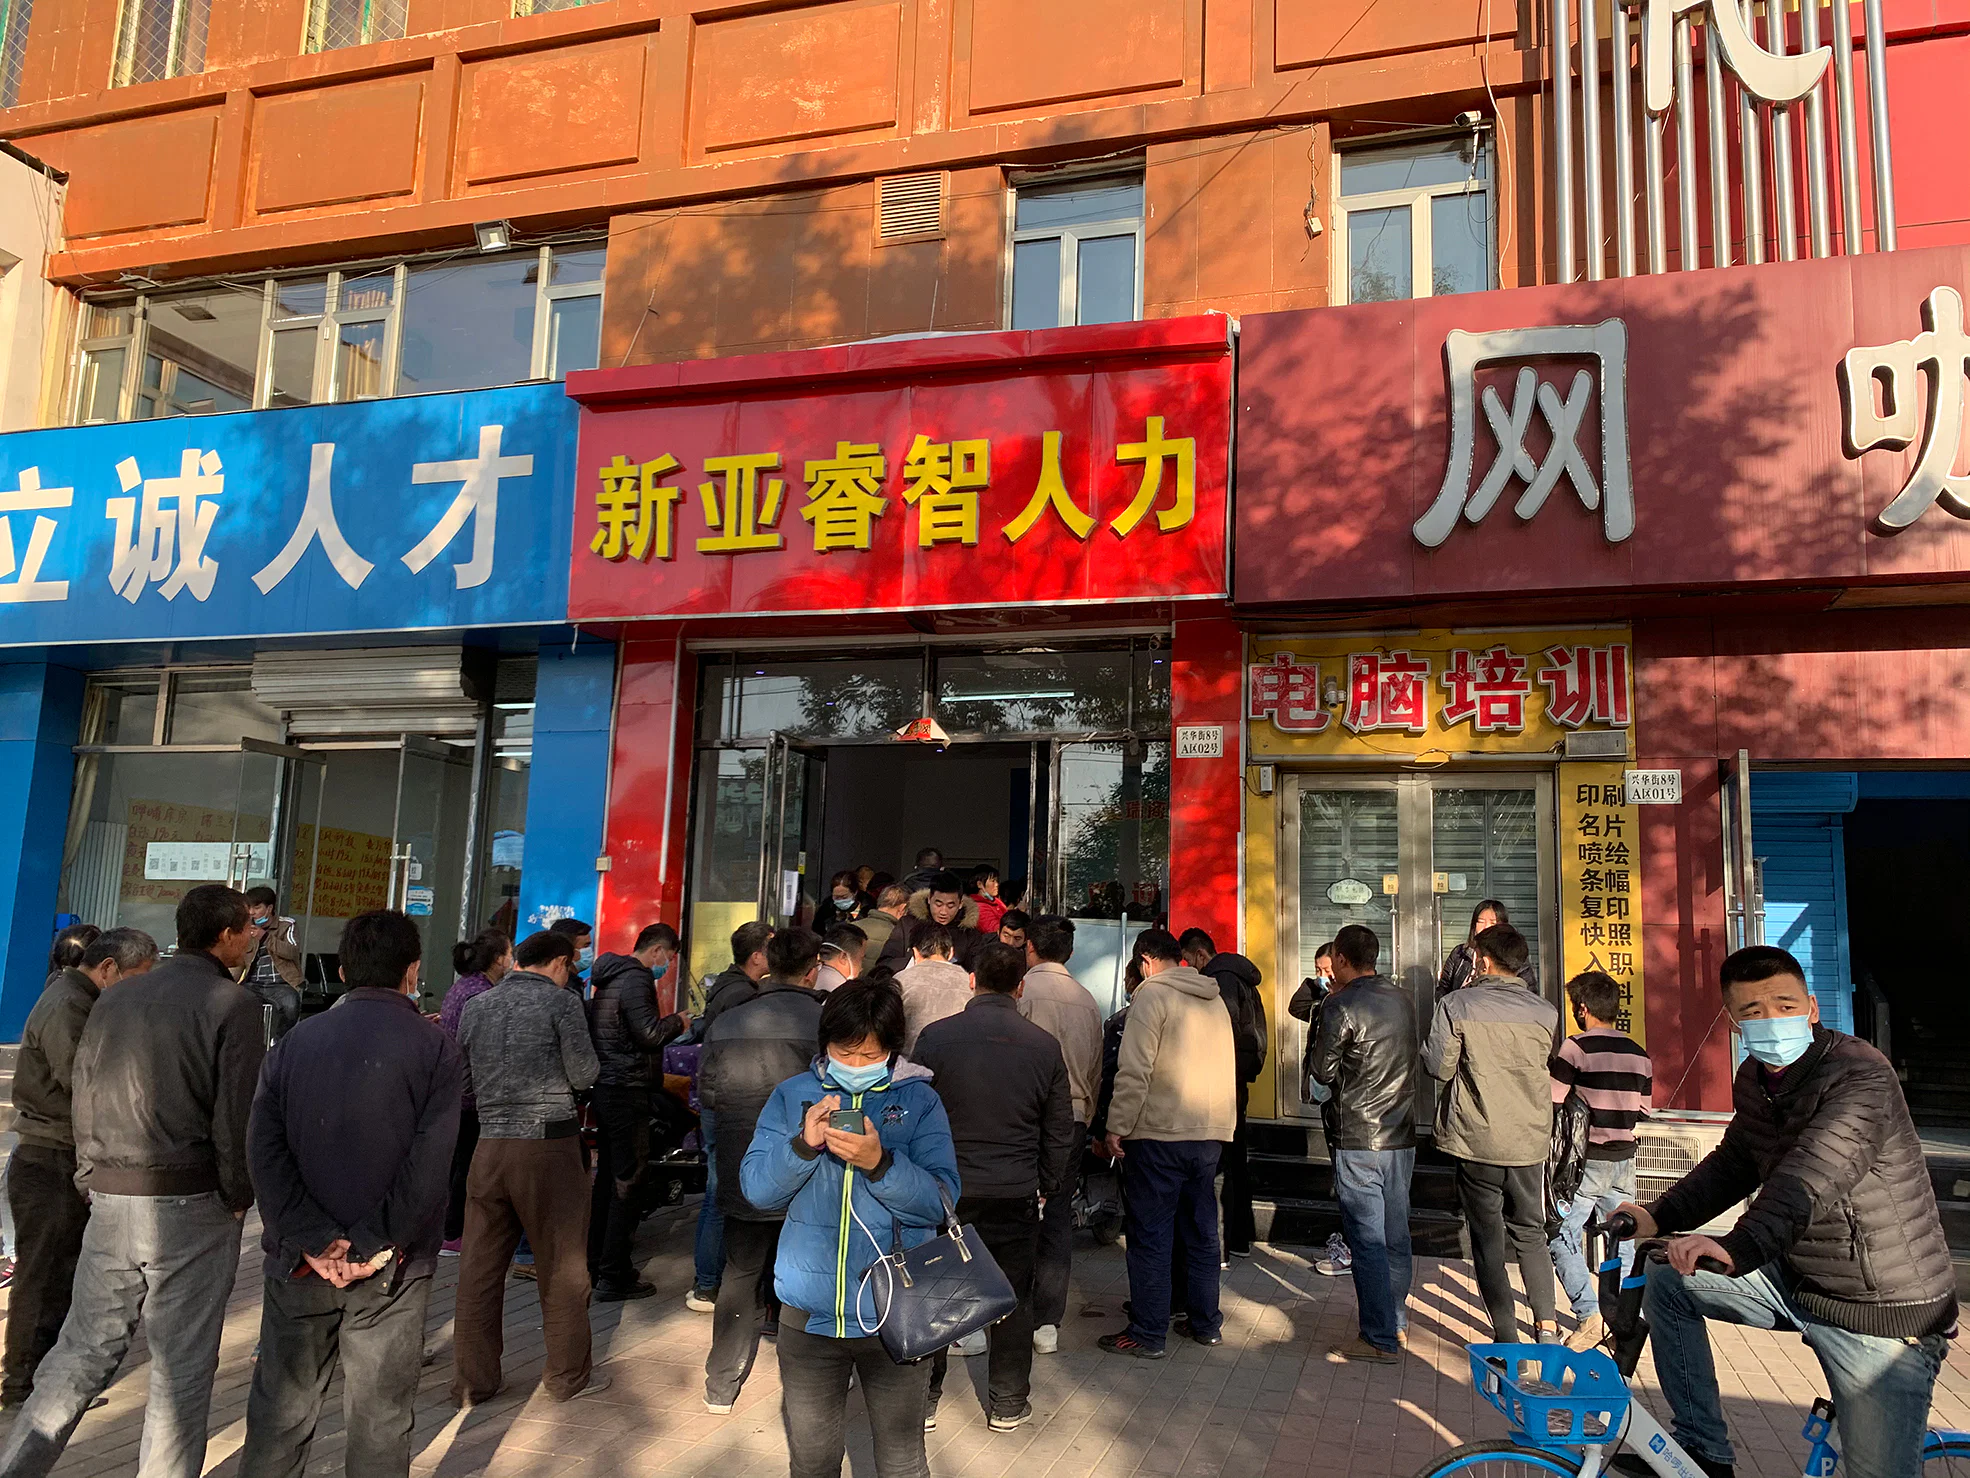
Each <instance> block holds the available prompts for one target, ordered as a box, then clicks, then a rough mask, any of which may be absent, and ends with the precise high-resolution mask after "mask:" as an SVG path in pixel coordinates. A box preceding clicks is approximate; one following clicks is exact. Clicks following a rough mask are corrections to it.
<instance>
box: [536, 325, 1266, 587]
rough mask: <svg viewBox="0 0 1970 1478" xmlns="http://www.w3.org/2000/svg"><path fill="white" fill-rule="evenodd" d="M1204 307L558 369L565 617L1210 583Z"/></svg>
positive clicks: (1222, 415)
mask: <svg viewBox="0 0 1970 1478" xmlns="http://www.w3.org/2000/svg"><path fill="white" fill-rule="evenodd" d="M1230 376H1231V359H1230V354H1229V349H1228V339H1227V333H1226V326H1225V320H1224V319H1223V318H1221V317H1216V316H1210V317H1203V318H1193V319H1177V320H1167V321H1164V322H1160V323H1137V324H1111V325H1104V326H1101V327H1096V328H1081V329H1061V330H1049V331H1046V332H1037V333H1011V334H977V335H970V334H967V335H954V336H951V337H949V338H934V339H925V340H916V341H911V342H907V343H894V344H875V345H864V346H855V347H853V348H849V349H838V350H837V349H817V350H808V351H804V352H801V353H792V354H780V355H771V356H760V357H757V358H753V359H733V360H724V361H719V362H716V363H715V364H713V365H711V366H680V365H666V366H653V367H649V368H645V369H635V370H598V371H590V372H587V373H585V374H578V375H575V376H572V377H571V378H570V382H569V393H570V394H571V395H573V396H574V397H575V398H576V399H577V400H579V401H580V402H581V403H582V407H583V409H582V416H581V430H580V438H579V452H578V470H577V480H576V508H575V518H574V531H573V578H572V586H571V590H572V605H571V607H570V614H571V616H572V617H573V618H574V619H576V620H598V619H633V618H636V617H645V616H711V615H722V614H727V613H732V612H769V611H770V612H779V613H806V612H812V613H816V614H821V613H827V614H837V613H845V612H853V611H877V610H898V609H909V608H916V609H923V608H938V607H942V608H962V607H999V606H1022V605H1039V604H1047V605H1053V604H1061V603H1078V602H1087V601H1099V600H1112V599H1130V598H1136V599H1145V600H1148V599H1154V600H1159V601H1163V600H1172V599H1176V600H1182V599H1190V598H1201V597H1212V596H1221V595H1223V594H1226V593H1227V591H1228V585H1227V581H1226V570H1225V526H1226V519H1227V500H1226V495H1225V483H1226V476H1227V465H1228V457H1229V447H1230V439H1229V429H1230V408H1231V399H1230V386H1231V378H1230Z"/></svg>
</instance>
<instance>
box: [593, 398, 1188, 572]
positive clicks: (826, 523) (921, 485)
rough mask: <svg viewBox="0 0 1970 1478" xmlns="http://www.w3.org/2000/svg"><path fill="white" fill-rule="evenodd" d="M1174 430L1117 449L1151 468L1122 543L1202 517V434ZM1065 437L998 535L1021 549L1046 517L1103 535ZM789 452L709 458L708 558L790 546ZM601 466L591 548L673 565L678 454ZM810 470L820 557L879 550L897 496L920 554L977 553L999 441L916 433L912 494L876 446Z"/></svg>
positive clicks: (1045, 439) (810, 526)
mask: <svg viewBox="0 0 1970 1478" xmlns="http://www.w3.org/2000/svg"><path fill="white" fill-rule="evenodd" d="M1164 428H1165V418H1164V417H1162V416H1147V417H1145V418H1144V424H1143V433H1142V439H1141V440H1140V441H1124V442H1120V443H1118V444H1117V445H1116V446H1115V448H1114V462H1115V464H1116V465H1117V466H1119V467H1128V466H1137V465H1139V466H1140V468H1141V474H1140V477H1139V478H1138V480H1137V481H1136V484H1135V489H1134V496H1133V498H1132V499H1131V501H1130V502H1129V504H1128V506H1127V507H1125V508H1123V509H1122V511H1121V512H1120V513H1118V514H1117V515H1116V516H1115V517H1114V518H1113V519H1111V520H1110V521H1109V523H1108V528H1109V530H1110V532H1112V533H1113V534H1114V535H1115V536H1116V537H1117V538H1122V539H1125V538H1127V537H1128V536H1129V535H1130V534H1131V533H1133V532H1134V531H1135V529H1136V528H1137V526H1138V525H1140V524H1142V523H1143V522H1144V521H1145V520H1146V519H1148V518H1150V517H1151V515H1152V514H1153V515H1154V519H1155V526H1156V530H1157V532H1158V533H1164V534H1169V533H1175V532H1176V531H1177V530H1179V529H1183V528H1186V527H1188V526H1189V524H1190V523H1191V521H1192V520H1193V519H1194V518H1195V517H1196V514H1197V442H1196V439H1195V438H1194V437H1189V436H1170V435H1167V434H1166V432H1165V429H1164ZM1061 440H1062V433H1061V432H1059V431H1048V432H1045V433H1043V434H1042V436H1041V453H1040V465H1039V469H1038V473H1037V475H1036V476H1035V477H1034V479H1033V483H1032V485H1031V487H1030V489H1023V490H1019V491H1018V492H1016V494H1015V496H1020V497H1023V498H1024V502H1023V504H1022V505H1021V506H1020V508H1019V511H1018V512H1017V513H1016V514H1014V515H1013V516H1012V517H1011V518H1009V519H1007V520H1006V521H1005V522H1004V523H1003V524H1001V525H1000V527H999V530H998V532H999V533H1001V534H1002V535H1003V536H1004V537H1005V539H1006V541H1007V543H1008V544H1012V545H1017V544H1018V543H1019V542H1020V541H1021V540H1022V539H1024V538H1026V537H1027V535H1029V534H1031V533H1032V532H1033V530H1034V529H1035V528H1036V527H1037V526H1038V525H1039V524H1040V522H1041V520H1042V519H1051V520H1054V521H1057V522H1058V524H1059V525H1060V526H1061V527H1062V528H1064V529H1065V530H1066V531H1067V532H1068V533H1069V534H1071V535H1072V536H1073V537H1074V538H1075V539H1077V540H1082V541H1085V540H1086V539H1088V538H1089V537H1090V536H1091V535H1092V534H1093V533H1094V530H1095V525H1096V523H1097V522H1098V520H1097V518H1096V516H1095V515H1094V514H1093V513H1090V512H1089V511H1088V508H1087V506H1086V505H1087V503H1088V499H1087V498H1086V496H1085V494H1077V492H1076V491H1075V490H1074V489H1072V488H1070V487H1069V486H1068V483H1067V479H1066V477H1065V475H1064V474H1063V472H1062V470H1061ZM781 455H782V454H781V452H779V451H777V450H775V451H761V452H749V453H744V454H739V455H730V456H716V457H706V458H705V459H704V462H703V470H704V472H705V474H706V475H707V478H708V479H709V480H707V481H705V482H702V483H700V484H699V485H698V500H699V501H698V507H699V511H700V512H701V513H702V514H703V519H704V531H703V532H702V533H699V534H695V535H694V536H693V543H694V547H695V548H696V549H697V550H698V552H699V553H701V554H734V555H736V554H753V553H761V552H765V551H769V550H777V549H784V548H786V547H788V538H789V536H790V534H791V533H792V529H793V527H797V526H792V525H790V526H786V527H783V526H782V521H781V514H782V513H783V511H784V510H785V509H786V508H787V507H788V506H789V504H790V502H791V501H792V500H790V499H789V498H788V496H787V481H788V479H787V478H786V477H783V476H779V475H776V474H778V473H779V472H780V471H781ZM597 470H598V473H599V476H600V479H601V491H600V492H598V493H597V494H596V496H595V531H594V536H593V538H592V539H591V540H590V542H589V548H590V550H591V551H592V552H594V553H595V554H598V555H600V556H601V557H602V558H604V559H606V560H609V561H611V562H614V563H621V562H623V561H626V560H639V561H641V560H650V559H657V560H668V559H671V558H672V557H673V556H674V554H675V553H676V550H677V547H678V546H677V543H676V539H677V532H676V527H675V522H676V516H677V506H678V504H679V502H680V496H679V490H678V489H677V488H675V487H670V486H667V485H665V484H664V483H663V482H662V481H661V479H662V478H664V477H667V476H669V475H671V474H672V473H677V472H680V471H682V468H681V467H680V464H679V462H678V460H677V458H676V457H674V456H673V455H671V454H670V453H669V452H665V453H663V454H661V455H660V456H658V457H656V458H655V459H653V460H651V461H647V462H643V463H641V464H636V463H633V462H631V461H630V460H629V459H628V458H627V457H625V456H624V455H622V453H620V452H617V453H616V454H615V456H614V459H613V460H612V461H610V462H609V463H608V464H607V465H605V466H603V467H600V468H599V469H597ZM801 473H802V475H801V479H800V480H801V484H802V486H803V488H804V492H803V493H802V495H801V496H802V498H803V500H804V501H803V502H802V503H801V506H800V510H799V514H800V520H801V522H803V523H805V524H806V525H807V534H808V536H809V538H810V540H811V544H812V547H813V550H814V552H815V553H817V554H827V553H832V552H835V551H839V550H868V549H871V548H873V547H874V545H875V541H876V535H877V531H878V529H879V528H880V527H882V525H881V524H880V523H879V520H882V519H884V518H886V517H888V516H889V515H890V513H891V510H892V507H893V506H894V505H893V500H892V497H891V493H892V491H895V492H897V495H898V496H900V498H901V500H902V504H903V508H902V509H901V510H897V512H898V519H897V521H898V522H899V523H902V522H906V521H909V515H910V514H912V513H913V514H914V515H915V517H914V520H913V522H914V536H913V537H914V542H915V544H916V546H917V547H918V548H920V549H930V548H932V547H934V546H936V545H940V544H957V545H963V546H976V545H977V543H978V541H979V537H980V528H981V524H982V513H981V507H980V499H981V494H983V493H984V492H985V491H987V490H988V489H990V488H991V487H992V485H993V483H992V443H991V440H990V438H986V437H972V438H955V439H952V440H946V441H939V440H933V439H932V435H931V433H928V432H921V431H920V432H916V433H915V434H914V437H913V439H912V440H911V442H910V444H909V448H908V450H907V452H905V453H904V456H903V459H902V464H901V466H900V468H899V469H898V476H897V480H898V481H899V482H900V483H901V484H902V486H901V488H900V489H892V487H891V477H890V462H889V458H888V457H887V456H886V455H885V453H884V451H883V448H882V446H881V445H880V444H878V443H875V442H857V441H849V440H837V441H836V442H835V444H834V455H833V456H830V457H818V458H813V459H809V460H807V461H805V462H804V463H803V464H802V466H801ZM1166 474H1167V475H1166ZM1007 506H1008V507H1010V506H1011V505H1010V504H1008V505H1007ZM910 537H912V536H911V535H910V534H907V533H906V534H905V538H906V539H907V538H910Z"/></svg>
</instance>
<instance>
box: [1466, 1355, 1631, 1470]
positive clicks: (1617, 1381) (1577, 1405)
mask: <svg viewBox="0 0 1970 1478" xmlns="http://www.w3.org/2000/svg"><path fill="white" fill-rule="evenodd" d="M1470 1348H1471V1379H1472V1381H1473V1382H1474V1383H1475V1384H1476V1386H1477V1389H1478V1391H1479V1392H1480V1393H1481V1394H1482V1395H1483V1396H1484V1399H1485V1400H1487V1401H1489V1402H1490V1403H1491V1404H1492V1405H1493V1406H1495V1407H1497V1408H1498V1410H1499V1411H1501V1412H1503V1413H1504V1415H1505V1420H1506V1421H1508V1422H1510V1423H1511V1424H1512V1435H1513V1436H1514V1437H1516V1438H1517V1439H1518V1440H1519V1441H1521V1442H1527V1443H1530V1444H1531V1445H1533V1446H1534V1447H1576V1448H1577V1447H1598V1446H1601V1445H1602V1444H1604V1443H1606V1442H1607V1441H1609V1440H1610V1437H1611V1436H1616V1435H1619V1433H1620V1432H1621V1429H1622V1425H1623V1423H1624V1421H1625V1420H1626V1418H1627V1415H1628V1400H1629V1396H1628V1383H1627V1382H1626V1381H1624V1380H1623V1379H1622V1378H1621V1372H1620V1371H1619V1370H1618V1369H1616V1368H1615V1364H1614V1361H1613V1360H1611V1359H1609V1358H1608V1356H1607V1354H1606V1352H1605V1351H1602V1350H1581V1351H1574V1350H1569V1349H1567V1348H1566V1347H1565V1346H1564V1345H1472V1346H1471V1347H1470Z"/></svg>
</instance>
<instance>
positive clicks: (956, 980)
mask: <svg viewBox="0 0 1970 1478" xmlns="http://www.w3.org/2000/svg"><path fill="white" fill-rule="evenodd" d="M952 948H953V945H952V941H951V931H950V930H949V929H946V928H945V927H943V925H941V924H929V925H924V926H921V927H919V928H918V929H917V930H916V931H915V942H914V943H913V944H911V946H910V965H909V968H908V969H906V970H904V971H903V973H902V974H900V975H898V976H897V977H896V988H897V990H899V991H900V992H901V993H902V996H903V1015H904V1023H905V1024H904V1028H903V1050H904V1052H906V1053H908V1052H912V1051H914V1050H915V1049H916V1045H917V1035H918V1033H920V1032H921V1031H922V1030H923V1029H924V1028H925V1027H927V1026H929V1025H930V1024H931V1022H933V1021H942V1020H943V1019H944V1018H945V1017H947V1016H955V1015H957V1013H958V1012H960V1011H962V1010H964V1008H965V1007H966V1006H968V1005H970V1004H971V972H970V971H969V970H967V969H965V968H964V966H962V965H960V964H957V963H956V962H955V961H953V960H952V958H951V952H952Z"/></svg>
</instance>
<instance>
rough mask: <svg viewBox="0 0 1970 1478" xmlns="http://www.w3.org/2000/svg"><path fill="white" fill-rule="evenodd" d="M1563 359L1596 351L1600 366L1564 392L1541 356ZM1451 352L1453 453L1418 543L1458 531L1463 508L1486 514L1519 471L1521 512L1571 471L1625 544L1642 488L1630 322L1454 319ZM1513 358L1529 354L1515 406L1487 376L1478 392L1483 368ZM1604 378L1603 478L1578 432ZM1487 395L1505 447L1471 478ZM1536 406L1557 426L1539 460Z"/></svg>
mask: <svg viewBox="0 0 1970 1478" xmlns="http://www.w3.org/2000/svg"><path fill="white" fill-rule="evenodd" d="M1564 359H1587V360H1591V361H1592V362H1593V365H1594V368H1593V369H1592V370H1589V369H1586V368H1581V369H1578V370H1576V371H1575V372H1574V375H1573V380H1572V383H1571V385H1570V387H1569V388H1568V389H1567V392H1566V396H1565V398H1564V399H1562V398H1561V396H1560V390H1559V386H1558V385H1557V384H1556V383H1554V382H1553V381H1550V380H1547V379H1545V378H1543V376H1542V374H1541V370H1540V368H1539V367H1538V366H1542V365H1544V364H1545V363H1546V362H1548V361H1552V360H1564ZM1443 361H1444V374H1445V378H1446V380H1447V382H1448V394H1449V401H1450V456H1449V461H1448V464H1447V465H1446V466H1445V468H1444V472H1443V485H1442V487H1441V488H1439V489H1438V491H1437V495H1436V501H1435V502H1433V503H1431V504H1430V506H1429V508H1428V510H1427V511H1425V512H1424V514H1423V516H1422V517H1421V518H1419V519H1417V520H1416V523H1415V528H1414V532H1415V535H1416V539H1417V542H1418V543H1421V544H1423V545H1425V546H1427V547H1428V548H1431V549H1435V548H1436V547H1437V546H1439V545H1440V544H1442V543H1443V541H1444V540H1446V539H1448V538H1449V537H1450V534H1451V531H1452V530H1453V529H1455V528H1456V527H1457V520H1458V517H1459V516H1460V515H1461V516H1462V517H1463V519H1464V520H1465V521H1466V522H1467V523H1473V524H1475V523H1479V522H1481V521H1482V520H1483V518H1484V516H1485V515H1486V514H1487V513H1489V512H1490V511H1491V509H1492V507H1493V505H1495V504H1496V503H1497V501H1498V499H1499V496H1500V495H1501V494H1502V493H1504V491H1505V489H1506V488H1507V487H1508V486H1509V485H1510V484H1511V482H1512V479H1513V478H1514V477H1516V478H1517V479H1518V480H1519V481H1520V482H1522V483H1523V484H1524V491H1523V492H1521V493H1520V494H1519V496H1518V499H1517V501H1516V502H1514V503H1513V505H1512V512H1513V513H1515V514H1516V515H1517V516H1518V517H1519V518H1520V519H1521V520H1524V519H1529V518H1531V517H1532V516H1533V515H1534V514H1536V513H1538V512H1539V510H1540V509H1541V508H1543V507H1544V506H1545V504H1546V499H1547V497H1548V496H1549V495H1550V494H1551V493H1552V491H1553V489H1554V488H1555V487H1556V486H1558V484H1559V481H1560V479H1561V478H1562V477H1564V478H1565V479H1566V480H1567V481H1568V482H1569V483H1571V484H1572V487H1573V491H1574V495H1575V496H1576V497H1578V498H1579V499H1580V503H1581V506H1582V507H1584V508H1586V509H1587V511H1588V512H1590V513H1591V512H1593V511H1595V510H1596V509H1598V510H1600V513H1601V526H1602V531H1603V533H1604V534H1605V535H1606V538H1607V541H1608V543H1610V544H1619V543H1620V542H1621V541H1622V540H1623V539H1626V538H1627V537H1628V536H1629V535H1630V534H1632V533H1634V532H1635V495H1634V488H1633V484H1632V482H1631V481H1630V476H1629V467H1628V389H1627V383H1628V329H1627V326H1626V325H1625V324H1624V323H1622V321H1621V320H1620V319H1618V318H1609V319H1604V320H1603V321H1601V322H1600V323H1582V324H1556V325H1552V326H1550V327H1545V328H1514V329H1496V330H1493V331H1492V332H1490V333H1469V332H1467V331H1465V330H1463V329H1452V330H1451V331H1450V332H1449V334H1448V335H1446V336H1445V338H1444V343H1443ZM1512 361H1530V362H1529V363H1524V364H1521V365H1520V368H1519V372H1518V376H1517V379H1516V381H1515V383H1514V386H1513V391H1512V404H1511V408H1510V409H1509V410H1508V409H1507V408H1506V406H1505V403H1504V401H1503V399H1502V398H1501V397H1500V396H1499V394H1498V390H1497V387H1496V386H1492V385H1487V386H1485V387H1484V392H1483V394H1482V395H1481V396H1480V395H1479V393H1478V371H1479V370H1480V369H1482V368H1483V367H1484V366H1486V365H1489V364H1499V363H1509V362H1512ZM1596 382H1598V386H1599V392H1600V407H1601V416H1600V432H1601V436H1600V441H1601V469H1600V476H1599V477H1598V478H1597V477H1596V476H1595V471H1594V468H1593V466H1592V465H1591V464H1590V463H1589V461H1588V459H1587V455H1586V453H1585V452H1584V451H1583V450H1582V449H1581V446H1580V440H1579V437H1580V428H1581V426H1582V424H1583V423H1584V422H1585V420H1586V416H1587V402H1588V400H1589V398H1590V397H1591V396H1592V395H1593V393H1594V390H1595V388H1596ZM1480 400H1482V402H1483V405H1484V416H1485V420H1486V422H1487V423H1488V424H1489V425H1490V428H1491V434H1492V437H1493V439H1494V440H1495V441H1496V443H1497V448H1498V450H1497V454H1496V455H1495V456H1494V457H1493V458H1492V460H1491V465H1490V466H1489V467H1488V468H1487V469H1486V470H1485V473H1484V476H1483V477H1482V478H1481V479H1479V481H1478V483H1477V486H1476V487H1472V485H1471V478H1472V475H1473V473H1474V470H1475V463H1476V459H1477V403H1478V402H1479V401H1480ZM1535 409H1536V410H1537V411H1538V412H1539V413H1540V415H1541V417H1542V418H1543V419H1544V420H1545V422H1546V426H1547V430H1548V431H1549V433H1550V440H1549V442H1548V445H1547V448H1546V454H1545V456H1544V457H1543V458H1539V459H1537V460H1535V459H1534V457H1533V454H1532V452H1531V451H1530V450H1529V449H1528V448H1527V446H1526V435H1527V432H1528V431H1530V430H1531V426H1532V413H1533V411H1534V410H1535Z"/></svg>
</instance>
